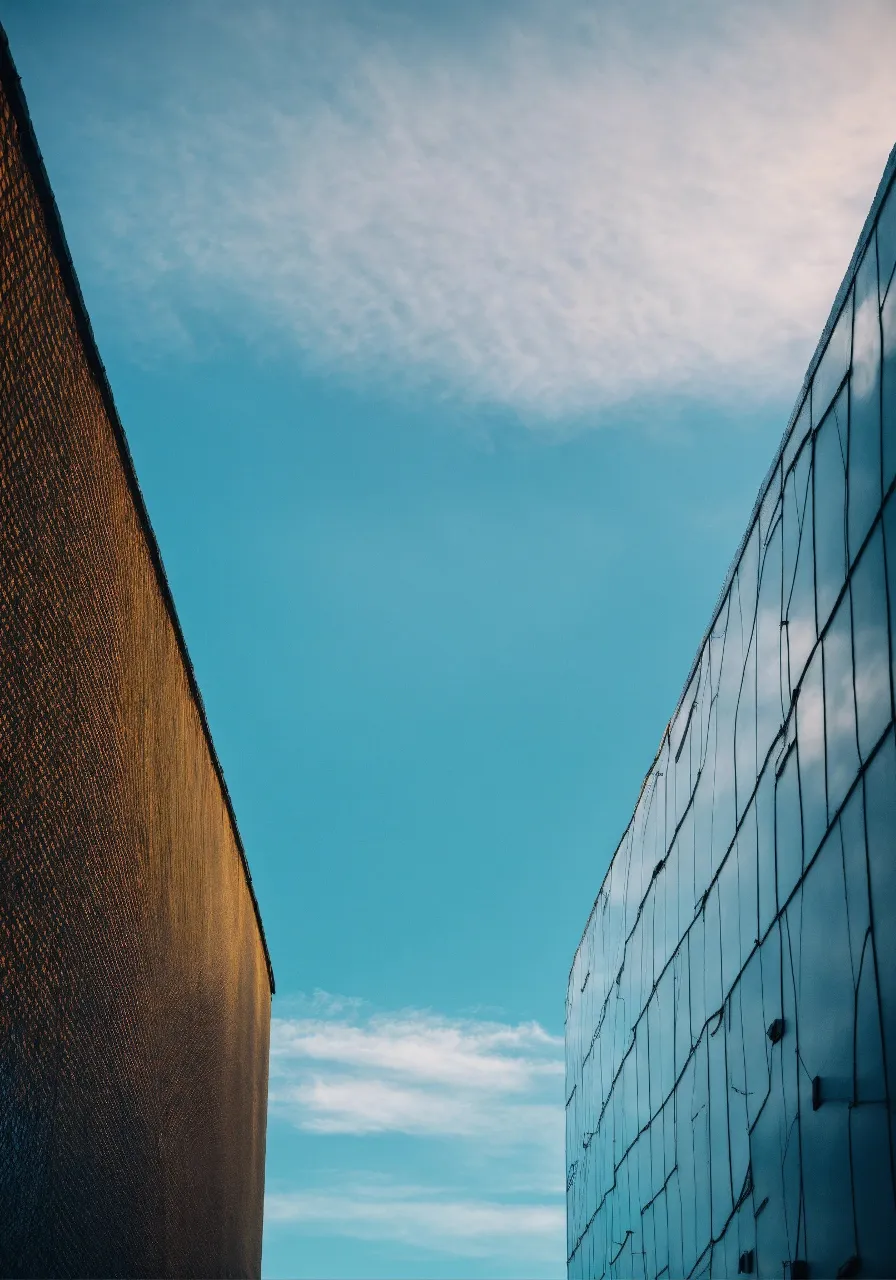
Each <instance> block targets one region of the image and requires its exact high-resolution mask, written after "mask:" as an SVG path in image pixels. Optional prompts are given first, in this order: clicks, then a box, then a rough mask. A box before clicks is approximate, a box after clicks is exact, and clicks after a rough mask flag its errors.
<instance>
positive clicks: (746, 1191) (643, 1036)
mask: <svg viewBox="0 0 896 1280" xmlns="http://www.w3.org/2000/svg"><path fill="white" fill-rule="evenodd" d="M894 159H896V152H894V155H893V156H891V158H890V163H889V164H888V166H887V170H886V172H885V174H884V178H883V181H882V183H881V186H880V189H879V191H878V194H877V197H876V199H875V202H874V204H873V206H872V209H871V212H870V214H869V216H868V219H867V221H866V224H865V228H864V230H863V232H862V236H861V237H860V240H859V244H858V246H857V249H856V253H855V255H854V257H853V261H852V264H851V265H850V269H849V271H848V272H847V275H846V278H845V280H844V282H843V286H842V287H841V290H840V292H839V294H838V297H837V300H836V302H835V305H834V309H833V311H832V313H831V319H830V321H829V323H828V325H827V327H826V329H825V332H824V334H823V336H822V340H821V343H820V344H819V347H818V351H817V352H816V355H815V358H814V359H813V361H812V364H811V365H810V369H809V374H808V375H807V378H806V381H805V384H804V387H803V391H802V393H801V395H800V398H799V400H798V402H797V405H796V408H795V411H794V414H793V417H792V419H791V423H790V425H789V427H788V430H787V433H786V434H785V437H784V441H783V443H782V446H781V449H780V450H779V453H778V455H777V457H776V459H775V461H774V463H773V465H772V467H771V470H770V471H769V474H768V476H767V478H766V481H765V484H764V485H763V488H762V491H761V492H760V495H759V498H758V500H757V504H756V507H755V509H754V513H753V517H752V519H751V522H750V525H749V528H748V530H747V533H746V535H745V537H744V540H743V542H742V544H741V549H740V551H739V553H738V556H737V558H736V560H735V562H734V565H733V566H732V569H731V571H730V573H729V576H728V581H727V583H726V586H725V589H724V591H723V593H722V597H721V600H720V603H719V605H718V607H717V610H716V613H715V615H714V617H713V620H712V623H711V625H710V628H709V631H708V632H707V634H706V637H705V639H704V642H703V644H702V647H701V649H700V652H699V653H698V656H697V658H696V660H695V663H694V666H693V669H692V672H691V674H690V677H689V679H688V682H687V685H686V688H685V691H684V693H683V694H682V697H681V700H680V702H679V705H678V708H677V710H676V713H675V715H674V717H673V719H672V720H671V722H670V724H669V726H668V728H667V730H666V732H665V734H664V735H663V739H662V743H661V745H660V749H659V752H658V754H657V757H656V759H655V761H654V763H653V766H652V768H651V770H650V772H649V773H648V775H647V778H646V779H645V782H644V785H643V788H642V790H641V795H640V797H639V800H638V804H637V808H636V810H635V813H634V816H633V818H632V820H631V823H630V825H629V827H628V829H627V831H626V832H625V835H624V837H623V839H622V842H621V843H620V845H619V848H618V849H617V851H616V853H615V856H614V857H613V860H612V863H611V865H610V868H609V870H608V872H607V875H606V877H605V879H604V882H603V885H602V887H601V890H600V893H599V894H598V897H597V900H596V902H595V904H594V908H593V910H592V913H591V917H590V919H589V921H588V925H587V928H586V930H585V933H584V936H583V938H582V941H581V943H580V944H579V947H578V950H577V952H576V956H575V960H574V962H573V966H572V972H571V974H570V980H569V990H568V995H567V1015H566V1057H567V1090H566V1091H567V1103H566V1134H567V1138H566V1147H567V1164H568V1168H567V1221H568V1250H567V1252H568V1274H569V1275H570V1276H571V1277H573V1276H575V1277H578V1276H582V1277H600V1276H651V1277H659V1276H669V1277H682V1276H698V1275H699V1276H704V1275H713V1276H736V1275H738V1274H747V1275H750V1274H753V1275H760V1276H792V1277H797V1276H800V1275H803V1276H805V1275H809V1276H813V1277H820V1276H827V1277H831V1276H847V1275H859V1276H893V1275H896V1198H894V1137H896V1132H894V1120H896V1117H894V1103H896V744H894V701H893V693H894V674H896V673H894V652H896V650H894V641H896V282H894V280H893V268H894V262H896V188H893V187H892V186H891V180H892V178H893V173H894V167H896V165H894Z"/></svg>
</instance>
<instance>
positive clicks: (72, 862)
mask: <svg viewBox="0 0 896 1280" xmlns="http://www.w3.org/2000/svg"><path fill="white" fill-rule="evenodd" d="M0 247H2V268H0V270H2V276H0V329H2V344H0V369H2V375H0V1274H2V1275H4V1276H12V1275H29V1276H49V1275H71V1276H91V1275H100V1276H126V1275H128V1276H129V1275H145V1276H163V1275H178V1276H188V1275H195V1276H243V1275H257V1274H259V1272H260V1266H261V1229H262V1204H263V1190H264V1155H265V1123H266V1102H267V1077H268V1041H269V1030H270V1000H271V994H272V992H273V986H274V984H273V974H272V971H271V966H270V961H269V958H268V953H267V948H266V945H265V940H264V935H263V932H262V927H261V921H260V918H259V914H258V907H257V904H256V901H255V897H254V894H253V891H252V884H251V880H250V878H249V873H248V869H247V866H246V860H245V856H244V853H243V848H242V845H241V843H240V837H239V834H238V831H237V826H236V822H235V819H234V815H233V810H232V807H231V803H230V799H229V797H228V793H227V788H226V786H225V784H224V779H223V777H222V774H221V769H220V765H219V763H218V760H217V757H216V755H215V751H214V747H213V745H212V742H211V738H210V736H209V731H208V725H207V723H206V718H205V714H204V711H203V708H202V702H201V699H200V696H199V692H198V689H197V686H196V682H195V679H194V676H193V671H192V668H191V666H190V662H189V658H188V656H187V651H186V648H185V645H184V640H183V636H182V634H181V630H180V627H179V625H178V621H177V616H176V614H175V611H174V605H173V602H172V599H171V594H170V592H169V589H168V585H167V582H166V579H165V575H164V572H163V569H162V565H161V561H160V559H159V553H158V548H157V546H156V542H155V539H154V537H153V534H152V531H151V528H150V524H149V520H148V517H147V514H146V510H145V507H144V505H143V501H142V499H141V497H140V492H139V489H138V486H137V481H136V478H135V475H134V469H133V466H132V464H131V460H130V457H129V454H128V449H127V444H126V442H125V437H124V434H123V431H122V428H121V424H120V422H119V420H118V417H117V414H116V411H115V407H114V404H113V401H112V395H111V392H110V389H109V385H108V382H107V380H106V376H105V373H104V371H103V366H102V363H101V361H100V357H99V355H98V353H97V349H96V345H95V342H94V339H93V335H92V332H91V328H90V323H89V321H88V318H87V314H86V311H85V309H84V305H83V302H82V299H81V294H80V291H79V289H78V284H77V281H76V278H75V274H74V270H73V268H72V264H71V260H70V258H69V254H68V250H67V248H66V243H65V238H64V235H63V232H62V227H61V224H60V221H59V216H58V213H57V210H56V206H55V203H54V201H53V196H52V193H51V191H50V187H49V184H48V181H47V176H46V173H45V171H44V167H43V164H42V161H41V157H40V153H39V150H38V147H37V143H36V141H35V137H34V133H33V131H32V127H31V124H30V121H29V117H28V113H27V109H26V106H25V102H24V99H23V97H22V93H21V88H20V85H19V81H18V77H17V75H16V72H15V69H14V67H13V64H12V61H11V59H10V55H9V49H8V46H7V43H6V38H5V35H3V34H2V32H0Z"/></svg>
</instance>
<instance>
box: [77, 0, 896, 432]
mask: <svg viewBox="0 0 896 1280" xmlns="http://www.w3.org/2000/svg"><path fill="white" fill-rule="evenodd" d="M201 12H202V13H203V14H204V19H203V22H204V25H203V27H202V31H203V39H204V41H205V45H206V46H209V45H213V46H214V47H215V48H216V49H219V50H222V49H223V50H224V53H225V56H224V57H223V61H222V59H221V58H218V59H212V58H207V59H205V60H203V59H201V58H200V57H199V56H198V55H197V54H196V50H195V49H190V50H189V55H190V56H188V55H187V53H183V54H181V55H178V54H177V52H175V53H174V54H173V56H172V58H171V66H169V67H167V68H166V69H165V71H164V74H163V76H162V78H161V79H159V80H158V81H157V85H158V86H159V90H158V91H157V92H156V93H155V95H154V100H153V103H152V109H151V110H146V111H140V110H137V109H134V110H132V111H130V112H124V113H122V114H121V115H120V116H119V117H118V118H116V120H115V122H114V124H113V125H111V126H110V127H109V128H108V129H106V130H105V131H104V132H103V134H102V136H101V139H100V149H101V151H102V152H103V154H104V155H105V157H106V159H107V161H108V166H109V167H108V171H107V172H108V174H109V175H112V174H114V178H112V177H108V178H107V180H106V182H105V184H104V183H103V181H102V177H101V176H100V180H99V184H98V185H96V186H95V187H94V190H95V191H96V193H97V199H98V200H99V201H101V202H102V204H103V208H101V209H93V210H92V215H93V216H92V227H93V229H94V244H95V247H96V251H97V253H98V255H99V256H100V257H101V258H102V260H103V262H104V264H105V266H106V268H107V269H108V270H109V271H111V272H112V273H114V275H115V276H116V278H117V279H118V281H119V283H120V284H121V285H126V286H127V289H126V290H125V294H126V297H127V300H128V305H129V307H131V309H132V310H133V312H134V314H135V315H137V316H138V319H139V322H140V324H141V325H143V326H145V325H146V324H147V323H148V321H149V320H150V319H151V313H152V312H155V314H156V315H157V316H158V315H162V314H164V315H166V316H167V317H168V319H169V321H170V322H171V323H172V324H175V325H177V326H178V327H179V328H178V332H179V333H180V335H181V336H184V335H185V334H187V335H188V334H189V333H190V332H191V329H190V325H191V317H194V318H195V316H196V314H197V312H198V313H200V314H201V313H202V311H203V310H205V311H214V312H215V313H217V314H218V315H221V314H225V313H227V312H228V311H229V312H230V314H231V316H233V317H237V316H238V317H239V323H241V324H244V325H246V326H247V327H248V329H249V330H250V331H251V332H252V333H254V334H256V335H257V334H260V333H264V334H265V335H266V337H267V338H270V337H271V336H272V335H276V334H277V333H279V334H280V335H281V338H282V339H285V340H286V341H287V342H288V343H292V344H293V347H294V350H295V351H296V352H297V353H298V354H299V357H300V358H301V359H302V360H304V361H305V362H309V363H311V364H312V365H315V366H317V367H319V368H321V369H324V370H331V371H335V372H336V373H337V374H339V375H340V376H349V377H355V378H362V379H364V378H375V379H379V380H382V379H389V380H390V382H391V383H392V384H393V385H396V384H398V385H414V384H420V383H421V382H426V383H428V384H429V385H430V386H434V387H437V388H442V389H444V390H446V391H447V392H449V393H450V394H453V395H457V396H461V397H464V398H468V399H472V400H477V401H490V402H495V403H499V404H504V405H510V406H512V407H513V408H515V409H516V410H518V411H519V412H521V413H522V414H524V415H526V416H528V417H530V418H532V419H533V420H534V421H538V420H539V419H540V420H544V419H550V418H552V417H556V416H557V415H560V414H563V413H570V412H572V413H575V412H579V411H588V410H591V409H595V408H597V409H599V408H601V407H603V406H606V405H609V404H612V403H614V402H619V401H623V400H627V399H631V398H632V397H645V396H646V397H648V398H651V397H655V396H658V395H662V394H666V393H692V394H702V395H709V396H711V397H713V396H714V397H737V396H743V395H747V396H748V397H750V398H753V399H755V398H756V397H757V396H758V395H778V394H781V393H784V394H786V395H789V394H792V393H794V392H795V390H796V389H797V387H798V384H799V381H800V378H801V376H802V372H803V366H804V364H805V361H806V360H807V358H808V356H809V355H810V354H811V350H812V347H813V345H814V341H815V338H816V336H817V334H818V331H819V329H820V327H821V325H822V323H823V322H824V319H825V318H826V312H827V307H828V306H829V304H830V301H831V300H832V297H833V294H834V291H835V289H836V287H837V284H838V283H839V279H840V276H841V275H842V272H843V270H844V268H845V266H846V263H847V261H848V258H849V255H850V252H851V250H852V247H853V244H854V241H855V238H856V235H857V233H858V231H859V228H860V226H861V221H862V217H863V215H864V212H865V209H866V208H867V205H868V203H869V201H870V198H871V196H872V194H873V191H874V187H875V183H876V181H877V178H878V176H879V174H880V171H881V168H882V166H883V163H884V161H885V160H886V156H887V153H888V150H889V147H890V145H891V144H892V142H893V140H894V137H896V78H894V76H893V75H892V65H891V63H892V59H891V51H892V49H893V47H894V44H896V9H894V7H893V5H892V4H890V3H889V2H888V0H854V3H853V4H851V5H849V6H844V5H841V4H837V3H834V2H833V0H811V2H810V0H788V2H787V3H784V4H780V3H775V4H771V3H759V4H752V3H751V4H743V3H740V2H739V0H732V3H731V4H729V5H723V6H718V5H710V4H708V3H705V2H704V0H692V2H691V3H690V4H688V5H685V6H675V7H674V13H673V11H672V8H671V7H670V6H666V5H663V4H658V5H655V6H649V7H647V8H645V7H643V6H628V7H623V6H620V5H615V4H608V5H604V6H602V7H600V8H595V7H593V6H585V5H584V4H581V3H578V2H575V0H573V2H570V3H565V4H561V5H553V4H551V5H543V4H538V3H535V4H529V5H524V6H513V7H511V8H509V9H503V8H496V9H493V10H491V12H490V13H489V16H488V18H487V19H486V17H483V18H482V21H481V30H479V29H477V30H476V31H474V32H472V33H470V32H468V33H467V35H468V37H469V38H467V39H463V38H460V37H458V36H456V33H455V38H452V39H447V38H444V32H442V34H441V35H440V34H439V33H433V32H432V31H429V32H427V30H426V26H425V23H424V22H423V19H422V18H421V17H420V16H419V14H418V16H417V17H416V18H414V19H408V20H407V21H405V22H404V23H402V22H398V21H396V22H393V23H392V24H391V25H389V26H388V27H386V26H384V27H383V28H382V29H381V30H378V31H376V30H373V31H372V30H371V28H370V26H369V25H367V26H364V25H363V24H362V25H358V23H357V22H354V23H353V21H351V20H349V18H348V17H346V13H347V10H346V9H345V8H344V7H342V8H339V7H336V8H335V9H333V10H331V11H329V13H328V11H326V10H325V9H324V8H316V7H315V6H302V7H297V6H292V5H287V6H282V7H278V6H276V5H275V6H272V7H269V8H268V9H267V10H264V11H263V12H259V13H254V14H253V19H252V22H251V24H249V23H248V22H247V21H246V20H245V18H241V17H240V16H239V12H238V11H235V10H231V9H229V8H227V7H221V6H215V7H212V8H211V9H210V10H207V9H205V8H201ZM420 12H421V13H422V12H423V11H420ZM340 13H341V14H342V17H341V18H339V17H338V16H337V15H338V14H340ZM209 33H212V34H213V35H214V36H215V41H216V42H217V43H215V41H213V40H211V36H210V34H209ZM194 34H195V33H194ZM184 43H185V44H186V45H187V46H189V45H190V39H189V33H187V34H185V35H184ZM228 50H229V52H230V54H231V55H232V56H231V57H230V58H229V59H228V58H227V56H226V53H227V51H228ZM178 67H180V71H179V72H178ZM222 67H226V71H225V70H222ZM216 68H217V69H216ZM166 86H167V88H166ZM135 302H136V303H138V304H139V305H138V306H136V307H135ZM138 313H139V314H138Z"/></svg>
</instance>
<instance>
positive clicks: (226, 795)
mask: <svg viewBox="0 0 896 1280" xmlns="http://www.w3.org/2000/svg"><path fill="white" fill-rule="evenodd" d="M0 84H2V86H3V89H4V92H5V93H6V96H7V98H8V100H9V104H10V107H11V108H12V113H13V116H14V118H15V121H16V125H17V128H18V131H19V140H20V145H21V149H22V154H23V156H24V158H25V163H26V165H27V167H28V170H29V173H30V175H31V179H32V181H33V182H34V186H35V189H36V191H37V197H38V200H39V202H40V206H41V210H42V212H43V215H44V221H45V223H46V228H47V234H48V237H49V240H50V245H51V247H52V249H53V253H54V255H55V258H56V262H57V264H58V266H59V270H60V274H61V276H62V281H63V284H64V286H65V290H66V293H67V295H68V299H69V304H70V306H71V308H72V314H73V316H74V320H75V326H76V328H77V331H78V336H79V338H80V339H81V343H82V346H83V348H84V354H85V356H86V358H87V364H88V366H89V368H90V371H91V373H92V374H93V378H94V381H95V383H96V386H97V390H98V391H99V393H100V399H101V400H102V403H103V408H104V410H105V412H106V416H107V418H108V419H109V422H110V424H111V426H112V434H113V435H114V437H115V443H116V445H117V446H118V453H119V457H120V459H121V463H122V467H123V470H124V473H125V478H126V480H127V484H128V488H129V490H130V493H131V498H132V500H133V503H134V508H135V510H136V513H137V520H138V522H139V524H140V527H141V529H142V531H143V536H144V538H145V540H146V546H147V550H148V551H149V558H150V560H151V562H152V566H153V569H154V571H155V575H156V582H157V585H158V587H159V591H160V593H161V596H162V600H163V602H164V604H165V608H166V610H167V613H168V617H169V619H170V621H171V626H172V628H173V630H174V636H175V639H176V641H177V647H178V650H179V652H180V656H181V661H182V662H183V665H184V670H185V672H186V676H187V683H188V684H189V688H190V693H191V695H192V697H193V702H194V704H195V706H196V710H197V712H198V715H199V722H200V724H201V726H202V731H203V734H204V736H205V742H206V746H207V747H208V752H209V756H210V758H211V762H212V767H213V769H214V771H215V775H216V776H217V779H218V785H219V786H220V788H221V794H222V796H223V799H224V805H225V808H226V809H227V816H228V818H229V820H230V826H231V829H232V831H233V836H234V839H235V841H236V847H237V850H238V852H239V856H240V862H241V863H242V866H243V872H244V875H245V878H246V887H247V888H248V890H249V897H250V898H251V900H252V909H253V911H254V913H255V922H256V924H257V926H258V934H259V938H260V940H261V947H262V951H263V952H264V959H265V965H266V968H267V973H268V981H269V982H270V987H271V995H273V994H274V992H275V990H276V987H275V984H274V969H273V966H272V964H271V956H270V952H269V950H268V943H267V938H266V937H265V932H264V925H263V924H262V920H261V911H260V910H259V906H258V899H257V898H256V896H255V888H254V886H253V884H252V875H251V872H250V871H249V863H248V860H247V858H246V851H245V848H244V847H243V840H242V836H241V835H240V830H239V826H238V824H237V820H236V814H235V812H234V808H233V802H232V800H231V798H230V792H229V791H228V789H227V783H226V781H225V779H224V771H223V769H222V768H221V762H220V760H219V759H218V753H217V751H216V750H215V744H214V741H213V739H212V734H211V729H210V728H209V724H208V717H207V716H206V713H205V704H204V703H203V701H202V694H201V693H200V691H199V685H198V683H197V681H196V673H195V671H194V670H193V663H192V661H191V659H190V654H189V651H188V649H187V642H186V639H185V638H184V633H183V630H182V628H181V625H180V619H179V618H178V616H177V609H176V607H175V604H174V597H173V595H172V594H171V587H170V586H169V584H168V577H167V574H166V573H165V567H164V565H163V563H162V556H161V552H160V551H159V544H158V542H157V540H156V535H155V532H154V531H153V527H152V522H151V521H150V518H149V512H148V511H147V509H146V503H145V502H144V500H143V494H142V492H141V490H140V483H139V481H138V479H137V472H136V470H135V468H134V460H133V458H132V457H131V451H130V449H129V447H128V442H127V437H126V435H125V432H124V427H123V426H122V424H121V419H120V418H119V416H118V410H117V409H116V407H115V401H114V399H113V396H112V388H111V387H110V385H109V379H108V377H107V374H106V369H105V366H104V364H103V361H102V357H101V356H100V353H99V349H98V347H97V343H96V338H95V337H94V333H93V326H92V325H91V323H90V317H89V316H88V314H87V307H86V306H85V303H84V297H83V294H82V293H81V286H80V285H79V283H78V277H77V274H76V272H75V267H74V263H73V262H72V257H71V253H70V252H69V247H68V241H67V240H66V238H65V232H64V230H63V228H62V219H61V217H60V215H59V209H58V207H57V204H56V198H55V196H54V195H53V189H52V187H51V186H50V179H49V177H48V175H47V170H46V166H45V165H44V160H43V156H42V155H41V150H40V146H39V144H38V141H37V136H36V134H35V132H34V126H33V124H32V122H31V116H30V113H29V111H28V104H27V102H26V100H25V93H24V90H23V88H22V81H21V78H20V76H19V73H18V71H17V70H16V65H15V62H14V61H13V57H12V52H11V51H10V47H9V38H8V37H7V34H6V30H5V28H4V27H3V25H2V23H0Z"/></svg>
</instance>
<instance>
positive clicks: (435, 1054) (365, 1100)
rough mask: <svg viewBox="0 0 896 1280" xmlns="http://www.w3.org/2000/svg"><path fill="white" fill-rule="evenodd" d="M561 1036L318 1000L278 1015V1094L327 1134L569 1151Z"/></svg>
mask: <svg viewBox="0 0 896 1280" xmlns="http://www.w3.org/2000/svg"><path fill="white" fill-rule="evenodd" d="M562 1044H563V1042H562V1040H561V1039H559V1038H557V1037H554V1036H550V1035H548V1034H547V1032H545V1031H544V1030H543V1028H541V1027H540V1026H539V1025H538V1024H537V1023H524V1024H520V1025H517V1026H511V1025H507V1024H504V1023H498V1022H494V1021H482V1020H476V1019H469V1018H468V1019H449V1018H444V1017H439V1016H436V1015H434V1014H431V1013H428V1012H424V1011H419V1010H406V1011H404V1012H402V1013H399V1014H365V1013H364V1011H363V1009H362V1008H361V1007H358V1006H357V1005H351V1004H349V1003H346V1002H339V1001H337V1002H336V1003H335V1004H331V1005H329V1007H327V1005H326V1003H325V1002H322V1001H321V998H320V997H319V998H318V1004H317V1008H316V1009H315V1010H312V1011H311V1016H301V1017H294V1018H274V1020H273V1023H272V1030H271V1086H270V1103H271V1108H272V1111H273V1112H274V1113H275V1114H279V1115H283V1116H286V1117H288V1118H289V1119H291V1120H292V1122H293V1123H295V1124H296V1125H297V1126H298V1127H299V1128H302V1129H306V1130H311V1131H314V1132H318V1133H354V1134H369V1133H404V1134H414V1135H418V1136H427V1137H442V1138H446V1139H450V1140H454V1141H457V1140H464V1141H471V1140H472V1141H473V1142H475V1143H477V1144H479V1145H485V1146H487V1147H489V1148H497V1149H507V1148H512V1147H517V1146H528V1147H533V1146H534V1147H538V1148H541V1150H542V1152H543V1153H547V1158H548V1159H552V1160H556V1162H557V1167H558V1170H559V1169H560V1162H561V1161H562V1156H560V1155H559V1151H560V1145H559V1144H561V1142H562V1129H563V1114H562V1107H561V1104H562V1101H563V1099H562V1096H561V1095H562V1090H563V1079H562V1077H563V1061H562V1052H563V1050H562Z"/></svg>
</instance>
